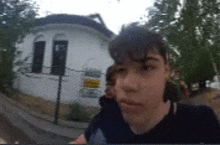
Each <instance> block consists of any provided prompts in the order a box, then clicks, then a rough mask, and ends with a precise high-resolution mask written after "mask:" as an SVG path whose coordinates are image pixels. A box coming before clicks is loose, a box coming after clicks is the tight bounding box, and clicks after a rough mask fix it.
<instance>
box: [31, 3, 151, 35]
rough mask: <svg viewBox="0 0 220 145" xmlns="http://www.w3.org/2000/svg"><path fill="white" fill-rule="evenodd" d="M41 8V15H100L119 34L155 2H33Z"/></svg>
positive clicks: (137, 19) (108, 26) (109, 27)
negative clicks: (121, 29) (124, 25)
mask: <svg viewBox="0 0 220 145" xmlns="http://www.w3.org/2000/svg"><path fill="white" fill-rule="evenodd" d="M33 1H35V2H37V4H38V5H39V7H40V10H39V15H40V17H44V16H46V15H48V14H58V13H66V14H75V15H89V14H94V13H99V14H100V15H101V17H102V19H103V21H104V23H105V24H106V26H107V28H108V29H110V30H111V31H113V32H114V33H115V34H118V32H119V30H120V28H121V26H122V24H127V23H129V22H134V21H139V20H140V16H142V15H144V14H147V12H146V11H145V10H146V8H148V7H150V6H153V2H154V0H120V2H118V0H33Z"/></svg>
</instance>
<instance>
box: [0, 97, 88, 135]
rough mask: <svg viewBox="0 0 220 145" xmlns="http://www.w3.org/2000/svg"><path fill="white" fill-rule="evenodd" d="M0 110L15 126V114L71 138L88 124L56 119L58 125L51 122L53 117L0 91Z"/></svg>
mask: <svg viewBox="0 0 220 145" xmlns="http://www.w3.org/2000/svg"><path fill="white" fill-rule="evenodd" d="M0 112H2V113H4V114H5V115H6V116H7V117H8V118H9V119H10V121H12V122H14V124H15V125H17V127H19V126H18V125H19V124H18V123H16V121H15V119H14V118H13V116H15V115H16V116H19V117H20V118H22V119H23V120H25V121H26V122H27V123H29V124H31V125H33V126H34V127H36V128H38V129H41V130H44V131H47V132H50V133H54V134H57V135H60V136H63V137H67V138H72V139H75V138H77V137H78V136H79V135H80V134H81V133H83V132H84V130H85V129H86V128H87V126H88V123H79V122H73V121H65V120H58V125H56V124H54V123H53V121H54V118H53V117H49V116H46V115H42V114H38V113H36V112H34V111H32V110H30V109H29V108H27V107H25V106H23V105H22V104H20V103H18V102H16V101H14V100H11V99H10V98H7V97H6V96H5V95H4V94H2V93H0ZM19 128H21V127H19ZM21 129H22V128H21ZM24 131H25V129H24Z"/></svg>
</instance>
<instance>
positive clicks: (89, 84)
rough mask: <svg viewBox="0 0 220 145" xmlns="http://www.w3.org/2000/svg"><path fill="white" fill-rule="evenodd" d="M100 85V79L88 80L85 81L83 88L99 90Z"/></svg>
mask: <svg viewBox="0 0 220 145" xmlns="http://www.w3.org/2000/svg"><path fill="white" fill-rule="evenodd" d="M99 84H100V80H98V79H92V78H86V79H84V81H83V86H84V87H87V88H98V87H99Z"/></svg>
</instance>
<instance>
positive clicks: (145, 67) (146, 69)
mask: <svg viewBox="0 0 220 145" xmlns="http://www.w3.org/2000/svg"><path fill="white" fill-rule="evenodd" d="M142 68H143V70H145V71H151V70H153V67H151V66H149V65H144V66H143V67H142Z"/></svg>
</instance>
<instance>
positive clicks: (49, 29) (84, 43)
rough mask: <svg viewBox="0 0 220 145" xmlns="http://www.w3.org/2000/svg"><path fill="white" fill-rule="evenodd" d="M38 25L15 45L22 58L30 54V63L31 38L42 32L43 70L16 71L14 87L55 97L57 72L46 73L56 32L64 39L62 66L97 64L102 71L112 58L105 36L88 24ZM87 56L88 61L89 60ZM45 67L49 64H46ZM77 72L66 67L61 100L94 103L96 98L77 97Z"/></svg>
mask: <svg viewBox="0 0 220 145" xmlns="http://www.w3.org/2000/svg"><path fill="white" fill-rule="evenodd" d="M41 28H42V29H41V30H40V31H38V32H37V33H35V34H28V35H27V36H26V37H25V39H24V41H23V43H22V44H20V45H19V49H20V50H21V51H22V52H23V53H22V56H21V57H22V58H25V57H26V56H28V55H31V56H32V57H31V58H30V59H29V60H28V63H32V59H33V50H34V48H33V47H34V46H33V44H34V40H35V38H36V37H37V36H40V35H42V36H44V38H45V40H46V46H45V53H44V61H43V66H45V67H44V68H43V71H42V72H43V73H46V74H34V73H27V75H29V76H31V77H26V76H25V75H20V76H21V77H19V78H18V79H17V81H16V83H15V85H14V86H15V88H18V89H20V90H21V91H22V92H24V93H27V94H31V95H34V96H40V97H43V98H45V99H48V100H53V101H56V98H57V87H58V76H54V75H50V74H49V73H50V68H51V65H52V45H53V39H54V37H55V36H57V35H58V34H64V35H65V38H66V40H67V41H68V48H67V56H66V67H67V68H70V69H74V70H78V71H80V70H82V69H83V68H82V67H83V66H84V67H86V66H87V67H92V68H98V69H101V70H102V73H104V74H105V73H106V69H107V68H108V67H109V66H110V65H111V64H112V63H113V60H112V59H111V58H110V56H109V54H108V42H109V39H108V38H106V37H105V36H103V35H102V34H100V33H99V32H97V31H95V30H93V29H90V28H88V27H84V26H79V25H49V26H45V27H41ZM89 60H91V61H89ZM46 67H49V68H46ZM81 74H82V73H81V72H75V71H70V70H66V73H65V76H64V77H63V83H62V96H61V102H63V103H70V102H73V101H79V102H82V103H84V104H87V103H88V105H90V106H97V104H98V99H90V98H79V97H78V92H79V89H80V86H81V85H82V81H81ZM104 74H103V75H102V78H101V80H102V82H101V84H102V85H101V87H100V89H101V91H102V94H104V88H105V86H104V85H105V75H104Z"/></svg>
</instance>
